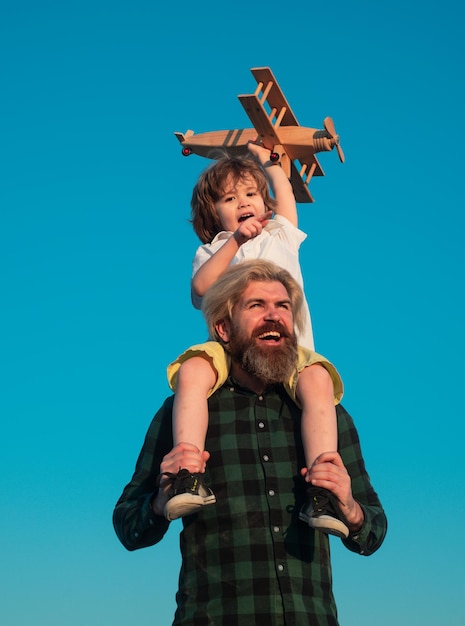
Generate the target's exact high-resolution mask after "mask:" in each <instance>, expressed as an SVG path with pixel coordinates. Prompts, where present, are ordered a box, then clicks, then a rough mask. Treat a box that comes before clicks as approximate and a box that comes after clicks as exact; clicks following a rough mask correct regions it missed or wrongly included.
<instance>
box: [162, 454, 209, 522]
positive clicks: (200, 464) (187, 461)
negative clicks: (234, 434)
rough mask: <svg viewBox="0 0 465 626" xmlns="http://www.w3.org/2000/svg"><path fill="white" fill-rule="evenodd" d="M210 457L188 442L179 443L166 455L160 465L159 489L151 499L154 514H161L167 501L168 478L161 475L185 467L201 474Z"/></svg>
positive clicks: (175, 472)
mask: <svg viewBox="0 0 465 626" xmlns="http://www.w3.org/2000/svg"><path fill="white" fill-rule="evenodd" d="M209 458H210V453H209V452H207V451H206V450H204V451H203V452H200V450H199V449H198V448H197V446H194V445H192V444H190V443H179V444H178V445H177V446H175V447H174V448H173V449H172V450H171V451H170V452H168V454H167V455H166V456H164V457H163V461H162V462H161V465H160V474H162V477H161V480H160V489H159V490H158V493H157V495H156V496H155V498H154V499H153V501H152V510H153V512H154V513H155V515H163V511H164V508H165V504H166V503H167V501H168V492H169V488H170V482H171V481H170V479H169V477H168V476H163V474H164V473H165V472H170V473H171V474H177V473H178V472H179V470H180V469H182V468H186V469H188V470H189V471H190V472H192V473H193V474H197V473H198V474H203V473H204V472H205V468H206V464H207V461H208V459H209Z"/></svg>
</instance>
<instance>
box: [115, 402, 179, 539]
mask: <svg viewBox="0 0 465 626" xmlns="http://www.w3.org/2000/svg"><path fill="white" fill-rule="evenodd" d="M172 403H173V398H172V397H171V398H168V399H167V400H166V401H165V403H164V405H163V407H162V408H161V409H160V411H159V412H158V413H157V415H156V416H155V417H154V419H153V420H152V423H151V424H150V426H149V429H148V431H147V435H146V437H145V441H144V444H143V446H142V450H141V452H140V455H139V458H138V459H137V463H136V468H135V471H134V474H133V476H132V479H131V481H130V482H129V483H128V484H127V485H126V487H125V488H124V490H123V493H122V494H121V496H120V498H119V500H118V502H117V503H116V506H115V510H114V512H113V526H114V528H115V532H116V534H117V536H118V538H119V540H120V541H121V543H122V544H123V546H124V547H125V548H126V549H127V550H131V551H132V550H137V549H139V548H146V547H147V546H152V545H154V544H156V543H158V542H159V541H160V540H161V539H162V538H163V536H164V535H165V533H166V531H167V530H168V527H169V522H168V520H166V519H165V518H164V517H162V516H159V515H154V513H153V511H152V507H151V501H152V498H153V497H154V496H155V495H156V493H157V490H158V487H157V484H156V480H157V476H158V474H159V472H160V463H161V461H162V459H163V457H164V456H165V454H167V453H168V452H169V451H170V450H171V449H172V447H173V438H172V430H171V409H172Z"/></svg>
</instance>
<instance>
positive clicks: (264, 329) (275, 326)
mask: <svg viewBox="0 0 465 626" xmlns="http://www.w3.org/2000/svg"><path fill="white" fill-rule="evenodd" d="M270 331H271V332H278V333H279V334H280V335H281V337H284V338H286V339H289V337H292V334H291V333H290V332H289V331H288V330H287V328H286V327H285V326H284V324H281V322H266V323H265V324H262V326H260V327H259V328H256V329H255V330H254V331H253V333H252V338H253V339H255V338H256V337H259V336H260V335H263V333H268V332H270Z"/></svg>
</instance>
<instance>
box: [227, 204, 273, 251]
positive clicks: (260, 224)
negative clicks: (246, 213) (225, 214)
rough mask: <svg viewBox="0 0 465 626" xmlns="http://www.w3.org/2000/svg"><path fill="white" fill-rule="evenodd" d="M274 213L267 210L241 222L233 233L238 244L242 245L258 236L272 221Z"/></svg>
mask: <svg viewBox="0 0 465 626" xmlns="http://www.w3.org/2000/svg"><path fill="white" fill-rule="evenodd" d="M272 215H273V212H272V211H267V212H266V213H263V214H262V215H259V216H258V217H249V218H248V219H246V220H245V221H244V222H241V225H240V226H239V228H238V229H237V230H236V232H235V233H234V235H233V237H234V239H235V240H236V241H237V243H238V245H239V246H242V244H243V243H245V242H246V241H248V240H249V239H253V238H254V237H258V235H260V234H261V232H262V230H263V229H264V228H265V226H266V225H267V224H268V222H269V221H270V219H271V216H272Z"/></svg>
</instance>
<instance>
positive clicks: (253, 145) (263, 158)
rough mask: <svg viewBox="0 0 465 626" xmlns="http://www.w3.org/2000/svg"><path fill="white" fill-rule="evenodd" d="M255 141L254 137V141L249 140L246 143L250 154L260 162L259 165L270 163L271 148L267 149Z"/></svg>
mask: <svg viewBox="0 0 465 626" xmlns="http://www.w3.org/2000/svg"><path fill="white" fill-rule="evenodd" d="M257 142H258V139H256V140H255V141H249V143H248V144H247V148H248V149H249V152H250V154H252V155H253V156H254V157H255V158H256V159H257V160H258V161H259V163H261V165H266V164H267V163H271V161H270V154H271V150H268V148H265V146H262V145H261V144H260V143H257Z"/></svg>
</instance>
